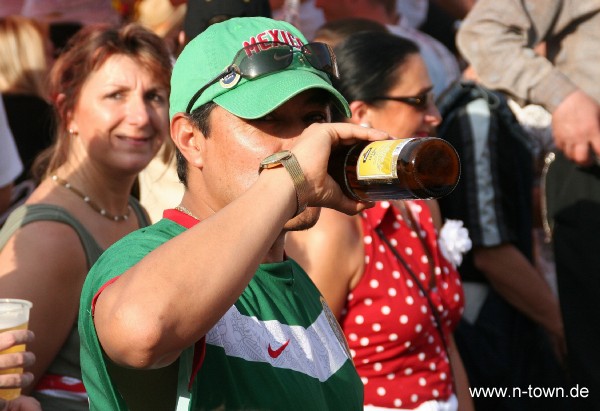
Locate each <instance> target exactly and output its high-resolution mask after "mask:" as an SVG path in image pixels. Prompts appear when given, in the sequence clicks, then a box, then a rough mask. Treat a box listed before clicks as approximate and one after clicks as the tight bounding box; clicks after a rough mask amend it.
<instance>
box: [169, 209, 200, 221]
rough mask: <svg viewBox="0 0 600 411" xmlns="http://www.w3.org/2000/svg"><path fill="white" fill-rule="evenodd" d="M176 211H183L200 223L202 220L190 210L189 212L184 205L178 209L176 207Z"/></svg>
mask: <svg viewBox="0 0 600 411" xmlns="http://www.w3.org/2000/svg"><path fill="white" fill-rule="evenodd" d="M175 210H177V211H181V212H182V213H184V214H187V215H189V216H190V217H192V218H195V219H196V220H198V221H200V219H199V218H198V217H196V216H195V215H194V214H192V212H191V211H190V210H188V209H187V208H185V207H184V206H182V205H178V206H177V207H175Z"/></svg>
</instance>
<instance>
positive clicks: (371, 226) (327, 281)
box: [287, 32, 473, 411]
mask: <svg viewBox="0 0 600 411" xmlns="http://www.w3.org/2000/svg"><path fill="white" fill-rule="evenodd" d="M319 40H321V39H319ZM335 53H336V56H337V58H338V64H339V69H340V79H339V80H338V81H337V83H336V82H334V85H335V86H336V87H337V88H338V89H339V90H340V91H341V92H342V94H343V95H344V96H345V97H346V99H347V100H348V101H349V102H350V108H351V110H352V118H351V119H350V121H351V122H353V123H357V124H361V125H363V126H367V127H375V128H378V129H381V130H385V131H387V132H389V133H390V135H392V136H396V137H414V136H417V137H418V136H427V135H432V133H433V132H434V129H435V126H436V125H438V124H439V123H440V121H441V118H440V114H439V112H438V111H437V108H436V107H435V105H434V103H433V99H432V96H431V89H432V84H431V81H430V79H429V76H428V74H427V69H426V67H425V64H424V62H423V59H422V58H421V56H420V55H419V52H418V48H417V47H416V45H415V44H414V43H413V42H411V41H409V40H406V39H402V38H400V37H397V36H393V35H390V34H387V33H380V32H363V33H358V34H354V35H352V36H350V37H348V38H347V39H346V41H345V42H343V43H341V44H340V45H338V46H337V47H336V48H335ZM371 96H378V97H377V98H374V97H371ZM382 96H383V97H389V96H393V97H397V96H402V97H409V96H412V97H413V98H412V99H411V100H405V101H395V100H386V99H383V98H381V97H382ZM441 223H442V221H441V216H440V211H439V208H438V206H437V202H436V201H435V200H405V201H399V200H398V201H392V202H379V203H377V204H376V205H375V206H374V207H373V208H370V209H367V210H366V211H365V212H363V213H362V214H361V215H357V216H347V215H345V214H341V213H338V212H336V211H334V210H330V209H322V210H321V218H320V219H319V221H318V223H317V225H316V226H315V227H314V228H312V229H310V230H307V231H303V232H295V233H290V234H288V243H287V244H288V246H287V252H288V254H289V255H290V256H291V257H292V258H294V259H296V260H297V261H298V262H299V263H300V264H301V265H302V266H303V267H304V268H305V270H306V271H307V272H308V274H309V275H310V276H311V277H312V278H313V280H314V281H315V283H316V284H317V286H318V287H319V289H320V291H321V292H322V293H323V296H324V297H325V299H326V300H327V302H328V304H329V305H330V307H331V309H332V311H333V312H334V314H335V315H336V316H337V317H338V319H339V321H340V324H341V326H342V329H343V331H344V334H345V335H346V339H347V341H348V345H349V348H350V352H351V354H352V356H353V358H354V363H355V365H356V368H357V370H358V372H359V374H360V376H361V378H362V380H363V383H364V389H365V409H368V410H384V409H395V410H398V409H401V410H402V409H405V410H414V409H417V410H439V411H451V410H457V409H458V408H459V404H460V409H461V410H472V409H473V405H472V401H471V398H470V396H469V395H468V391H467V387H468V383H467V378H466V374H465V371H464V368H463V366H462V361H461V360H460V356H459V355H458V352H457V349H456V347H455V344H454V340H453V338H452V332H453V330H454V328H455V327H456V325H457V323H458V321H459V319H460V316H461V314H462V310H463V303H464V301H463V292H462V286H461V283H460V280H459V275H458V272H457V271H456V268H455V267H454V266H453V264H452V263H451V262H449V261H448V260H447V259H446V258H445V257H444V256H443V254H442V251H441V249H440V247H439V241H438V235H437V233H438V230H439V229H440V227H441ZM395 253H397V255H396V254H395ZM405 264H406V265H408V266H409V268H410V269H407V268H405ZM434 311H435V312H434Z"/></svg>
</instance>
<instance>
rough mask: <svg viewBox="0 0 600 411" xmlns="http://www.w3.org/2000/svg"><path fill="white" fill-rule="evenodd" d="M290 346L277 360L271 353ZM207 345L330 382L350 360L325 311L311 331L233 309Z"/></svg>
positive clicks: (230, 353)
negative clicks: (247, 314)
mask: <svg viewBox="0 0 600 411" xmlns="http://www.w3.org/2000/svg"><path fill="white" fill-rule="evenodd" d="M288 340H289V343H288V344H287V346H286V347H285V348H284V349H283V351H281V354H280V355H279V356H278V357H277V358H272V357H271V355H270V354H269V346H270V347H271V350H277V349H279V348H280V347H281V346H282V345H283V344H285V343H286V341H288ZM206 343H207V344H210V345H215V346H218V347H222V348H223V349H224V350H225V353H226V354H227V355H228V356H232V357H239V358H242V359H244V360H247V361H257V362H266V363H270V364H271V365H272V366H273V367H276V368H283V369H291V370H294V371H298V372H301V373H304V374H306V375H308V376H311V377H313V378H317V379H318V380H319V381H321V382H323V381H326V380H327V379H328V378H329V377H331V376H332V375H333V374H335V373H336V372H337V371H338V370H339V369H340V368H341V367H342V365H343V364H344V362H346V361H347V360H348V356H347V354H346V352H345V350H344V348H343V346H342V345H341V344H340V342H339V340H338V339H337V338H336V336H335V333H334V332H333V330H332V328H331V325H330V324H329V321H328V320H327V317H326V315H325V313H324V312H323V311H321V314H320V315H319V317H318V318H317V320H316V321H315V322H314V323H313V324H311V326H310V327H309V328H304V327H302V326H298V325H294V326H290V325H287V324H281V323H280V322H278V321H276V320H270V321H260V320H258V318H256V317H248V316H245V315H242V314H241V313H240V312H239V311H238V309H237V308H236V307H235V305H234V306H232V307H231V308H230V309H229V311H227V313H226V314H225V315H224V316H223V317H222V318H221V319H220V320H219V322H218V323H217V324H216V325H215V326H214V327H213V328H212V329H211V330H210V331H209V332H208V334H207V335H206Z"/></svg>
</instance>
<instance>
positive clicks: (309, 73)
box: [169, 17, 351, 119]
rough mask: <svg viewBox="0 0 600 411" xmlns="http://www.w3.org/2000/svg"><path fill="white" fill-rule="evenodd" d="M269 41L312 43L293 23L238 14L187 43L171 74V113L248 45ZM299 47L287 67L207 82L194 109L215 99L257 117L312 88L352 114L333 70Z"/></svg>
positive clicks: (236, 111)
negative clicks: (322, 68) (299, 53)
mask: <svg viewBox="0 0 600 411" xmlns="http://www.w3.org/2000/svg"><path fill="white" fill-rule="evenodd" d="M268 41H279V42H283V43H287V44H289V45H291V46H293V47H295V48H299V47H300V46H302V45H303V44H306V43H308V41H307V40H306V38H305V37H304V36H303V35H302V33H300V31H298V29H296V28H295V27H294V26H293V25H291V24H289V23H287V22H284V21H280V20H273V19H269V18H266V17H238V18H232V19H229V20H226V21H223V22H221V23H217V24H213V25H211V26H210V27H208V28H207V29H206V30H205V31H204V32H202V33H201V34H200V35H198V36H197V37H195V38H194V39H193V40H192V41H190V42H189V43H188V44H187V46H186V47H185V48H184V49H183V51H182V52H181V54H180V55H179V57H178V58H177V61H176V62H175V66H174V67H173V74H172V75H171V95H170V108H169V115H170V118H171V119H172V118H173V116H174V115H175V114H176V113H180V112H186V109H187V106H188V104H189V103H190V100H191V99H192V97H194V95H195V94H196V93H197V92H198V90H199V89H200V88H202V87H203V86H204V85H206V84H207V83H208V82H210V81H211V80H213V79H214V78H215V77H216V76H217V75H218V74H219V73H221V72H222V71H223V70H224V69H225V68H226V67H228V66H229V65H230V64H231V63H232V61H233V59H234V57H235V55H236V54H237V52H238V51H240V50H241V49H243V48H244V47H245V46H248V45H251V44H254V43H262V42H268ZM296 54H297V53H294V57H293V60H292V63H291V64H290V65H289V66H288V67H287V68H285V69H283V70H279V71H274V72H271V73H268V74H265V75H263V76H260V77H257V78H254V79H246V78H239V76H237V77H236V78H235V82H231V81H229V80H231V78H229V79H224V80H226V81H223V80H222V81H217V82H215V83H214V84H212V85H211V86H210V87H208V88H207V89H206V90H204V92H203V93H202V94H201V95H200V97H199V98H198V99H197V100H196V102H195V103H194V104H193V106H192V108H191V109H190V112H191V111H193V110H194V109H196V108H198V107H200V106H201V105H203V104H205V103H208V102H210V101H214V102H215V103H216V104H218V105H219V106H221V107H223V108H224V109H225V110H227V111H229V112H230V113H232V114H234V115H235V116H238V117H241V118H245V119H254V118H260V117H263V116H265V115H266V114H268V113H270V112H272V111H273V110H275V109H276V108H277V107H279V106H281V105H282V104H284V103H285V102H286V101H288V100H290V99H291V98H292V97H294V96H296V95H298V94H300V93H302V92H303V91H305V90H310V89H323V90H326V91H328V92H329V93H330V94H331V95H332V96H333V97H334V98H333V101H334V103H335V104H336V106H337V107H338V108H339V109H340V111H341V112H342V113H345V115H346V116H347V117H350V115H351V113H350V109H349V107H348V102H347V101H346V99H344V97H343V96H342V95H341V94H340V93H339V92H338V91H337V90H336V89H335V88H334V87H333V86H332V85H331V81H330V80H329V77H328V75H327V74H326V73H325V72H323V71H320V70H317V69H315V68H314V67H312V66H311V65H310V64H309V63H308V62H305V61H303V59H299V58H298V56H297V55H296Z"/></svg>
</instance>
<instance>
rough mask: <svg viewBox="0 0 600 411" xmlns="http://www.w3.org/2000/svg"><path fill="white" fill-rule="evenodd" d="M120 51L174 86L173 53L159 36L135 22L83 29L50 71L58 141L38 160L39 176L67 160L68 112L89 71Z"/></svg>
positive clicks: (35, 171) (34, 168)
mask: <svg viewBox="0 0 600 411" xmlns="http://www.w3.org/2000/svg"><path fill="white" fill-rule="evenodd" d="M118 54H122V55H125V56H128V57H131V58H133V59H134V60H136V61H138V62H139V63H140V66H143V67H145V68H146V69H148V70H150V71H151V72H152V73H153V74H154V75H155V76H156V78H157V79H158V80H159V81H160V82H162V83H163V85H164V86H165V87H166V88H167V90H170V77H171V68H172V63H171V56H170V54H169V50H168V48H167V46H166V44H165V42H164V40H163V39H161V38H160V37H159V36H157V35H156V34H154V33H153V32H151V31H150V30H148V29H146V28H144V27H142V26H141V25H139V24H135V23H131V24H127V25H125V26H123V27H121V28H113V27H109V26H104V25H90V26H87V27H85V28H83V29H81V30H80V31H79V32H77V33H76V34H75V35H74V36H73V37H72V38H71V39H70V40H69V42H68V43H67V45H66V46H65V48H64V49H63V51H62V53H61V54H60V56H59V57H58V59H57V60H56V62H55V63H54V65H53V67H52V70H51V72H50V81H49V83H50V84H49V95H50V99H51V101H52V103H53V105H54V108H55V113H56V130H55V138H54V144H53V145H52V146H51V147H50V148H49V149H47V150H46V151H44V152H43V153H42V154H40V156H39V157H38V158H37V159H36V161H35V164H34V167H33V170H34V175H35V176H36V178H37V179H38V180H40V179H41V178H43V177H46V176H48V175H49V174H51V173H52V172H53V171H54V170H56V169H57V168H58V167H59V166H61V165H62V164H63V163H64V162H65V161H66V159H67V156H68V152H69V139H67V138H64V137H65V135H66V134H67V123H68V121H69V118H68V113H70V112H72V111H73V110H74V108H75V106H76V104H77V102H78V100H79V96H80V94H81V89H82V88H83V85H84V83H85V81H86V80H87V79H88V77H89V75H90V74H91V73H93V72H94V71H96V70H98V69H99V68H100V67H101V66H102V65H103V64H104V63H105V62H106V60H107V59H108V58H109V57H112V56H114V55H118ZM59 96H61V99H60V100H59V99H58V97H59Z"/></svg>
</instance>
